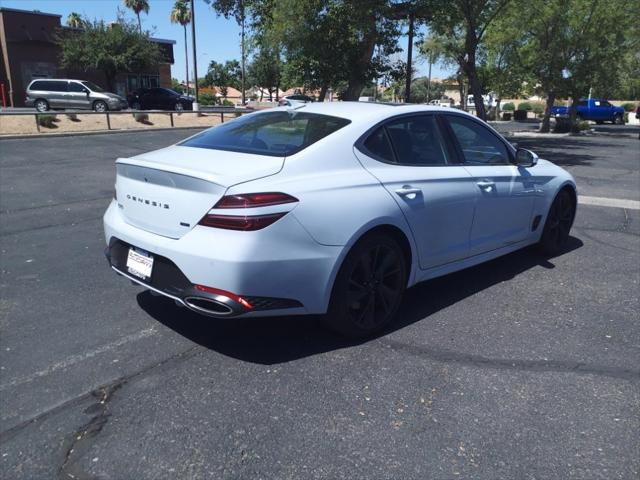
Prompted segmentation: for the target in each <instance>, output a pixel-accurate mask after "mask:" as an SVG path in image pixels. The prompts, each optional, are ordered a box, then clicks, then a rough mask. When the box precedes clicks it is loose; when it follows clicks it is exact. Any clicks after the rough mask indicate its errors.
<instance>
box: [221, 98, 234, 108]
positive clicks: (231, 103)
mask: <svg viewBox="0 0 640 480" xmlns="http://www.w3.org/2000/svg"><path fill="white" fill-rule="evenodd" d="M222 105H223V106H225V107H235V106H236V104H235V103H233V102H232V101H231V100H227V99H226V98H225V99H224V100H223V101H222Z"/></svg>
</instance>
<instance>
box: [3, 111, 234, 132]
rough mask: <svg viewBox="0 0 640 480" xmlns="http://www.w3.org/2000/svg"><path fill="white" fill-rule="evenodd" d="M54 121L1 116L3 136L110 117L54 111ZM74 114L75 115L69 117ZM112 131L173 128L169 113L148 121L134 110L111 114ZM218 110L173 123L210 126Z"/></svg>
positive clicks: (76, 128) (90, 124)
mask: <svg viewBox="0 0 640 480" xmlns="http://www.w3.org/2000/svg"><path fill="white" fill-rule="evenodd" d="M55 116H56V119H55V124H54V127H52V128H47V127H43V126H40V131H38V128H37V126H36V121H35V118H34V115H33V114H25V115H0V137H1V136H3V135H36V134H53V135H55V134H57V133H68V132H88V131H102V130H107V129H108V125H107V116H106V115H95V114H81V113H80V114H76V115H73V116H70V115H67V114H65V113H56V114H55ZM70 117H73V118H70ZM235 117H236V114H235V113H225V114H224V120H225V121H229V120H231V119H233V118H235ZM109 120H110V123H111V130H133V129H152V128H171V117H170V115H169V113H150V114H148V121H145V122H137V121H136V120H135V119H134V118H133V114H131V113H111V114H109ZM220 120H221V118H220V114H219V113H202V114H200V115H198V114H196V113H182V114H177V113H173V126H175V127H200V126H201V127H208V126H213V125H217V124H219V123H220Z"/></svg>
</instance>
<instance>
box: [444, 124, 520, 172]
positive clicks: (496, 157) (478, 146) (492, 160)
mask: <svg viewBox="0 0 640 480" xmlns="http://www.w3.org/2000/svg"><path fill="white" fill-rule="evenodd" d="M446 117H447V119H448V120H449V125H451V129H452V130H453V134H454V135H455V137H456V139H457V140H458V143H459V144H460V148H461V149H462V154H463V155H464V161H465V163H467V164H470V165H504V164H508V163H510V156H509V151H508V149H507V146H506V145H505V144H504V142H502V141H501V140H500V139H499V138H498V137H497V136H496V135H495V134H494V133H493V132H492V131H491V130H489V129H488V128H487V127H485V126H483V125H482V124H480V123H479V122H476V121H475V120H470V119H468V118H464V117H462V116H459V115H447V116H446Z"/></svg>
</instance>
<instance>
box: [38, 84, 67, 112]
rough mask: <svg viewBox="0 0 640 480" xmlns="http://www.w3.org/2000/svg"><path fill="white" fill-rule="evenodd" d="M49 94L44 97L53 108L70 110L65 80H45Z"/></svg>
mask: <svg viewBox="0 0 640 480" xmlns="http://www.w3.org/2000/svg"><path fill="white" fill-rule="evenodd" d="M44 83H45V88H46V89H47V93H46V94H45V95H43V96H44V97H45V98H46V100H47V101H48V102H49V105H50V106H51V108H68V105H67V82H66V81H64V80H45V81H44Z"/></svg>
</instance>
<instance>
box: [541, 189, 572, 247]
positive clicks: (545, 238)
mask: <svg viewBox="0 0 640 480" xmlns="http://www.w3.org/2000/svg"><path fill="white" fill-rule="evenodd" d="M575 215H576V204H575V197H574V196H573V195H571V193H570V192H569V191H568V190H566V189H563V190H560V191H559V192H558V194H557V195H556V198H554V199H553V203H552V204H551V207H549V212H548V213H547V219H546V221H545V223H544V229H543V230H542V236H541V237H540V243H539V246H540V249H541V250H542V253H544V254H545V255H548V256H554V255H558V254H559V253H560V252H562V250H563V249H564V247H565V246H566V244H567V240H568V239H569V232H570V230H571V226H572V225H573V220H574V218H575Z"/></svg>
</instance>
